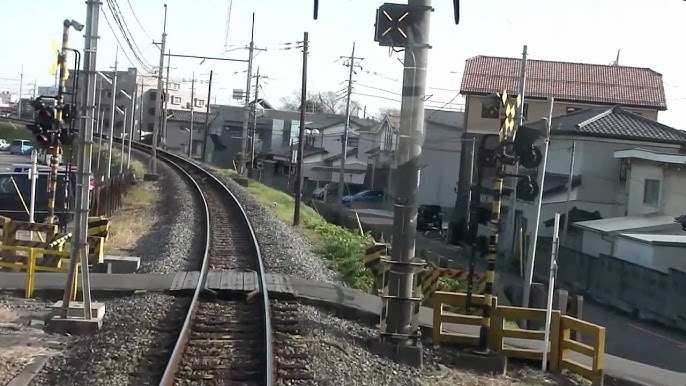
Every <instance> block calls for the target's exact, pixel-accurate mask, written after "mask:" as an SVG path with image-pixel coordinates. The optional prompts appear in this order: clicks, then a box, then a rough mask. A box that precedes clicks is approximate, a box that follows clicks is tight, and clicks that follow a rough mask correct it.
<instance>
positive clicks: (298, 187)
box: [293, 32, 352, 226]
mask: <svg viewBox="0 0 686 386" xmlns="http://www.w3.org/2000/svg"><path fill="white" fill-rule="evenodd" d="M308 37H309V35H308V33H307V32H305V33H304V34H303V42H302V44H303V45H302V49H303V74H302V86H301V87H300V132H299V133H298V167H297V171H296V182H295V207H294V208H293V225H294V226H298V225H300V202H301V201H302V191H303V186H302V185H303V153H304V152H305V106H306V105H307V103H306V99H307V54H308V49H309V44H308V43H309V42H308ZM351 68H352V67H351Z"/></svg>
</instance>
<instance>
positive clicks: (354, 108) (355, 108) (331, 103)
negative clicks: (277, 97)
mask: <svg viewBox="0 0 686 386" xmlns="http://www.w3.org/2000/svg"><path fill="white" fill-rule="evenodd" d="M345 104H346V99H345V95H343V96H341V95H340V94H337V93H335V92H331V91H326V92H320V93H309V92H308V93H307V102H306V109H305V111H307V112H308V113H309V112H313V113H323V114H345ZM281 106H282V108H283V109H284V110H288V111H300V91H299V90H295V91H293V95H292V96H290V97H284V98H281ZM361 111H362V109H360V107H359V104H358V103H357V102H355V101H352V100H351V101H350V115H351V116H358V115H359V114H360V112H361Z"/></svg>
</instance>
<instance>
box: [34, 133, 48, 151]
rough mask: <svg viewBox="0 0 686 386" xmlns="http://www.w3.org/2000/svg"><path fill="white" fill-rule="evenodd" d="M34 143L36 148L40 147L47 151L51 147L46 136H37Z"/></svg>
mask: <svg viewBox="0 0 686 386" xmlns="http://www.w3.org/2000/svg"><path fill="white" fill-rule="evenodd" d="M36 142H38V146H40V147H42V148H43V149H47V148H49V147H50V145H52V143H51V142H52V141H50V137H49V136H48V135H46V134H37V135H36Z"/></svg>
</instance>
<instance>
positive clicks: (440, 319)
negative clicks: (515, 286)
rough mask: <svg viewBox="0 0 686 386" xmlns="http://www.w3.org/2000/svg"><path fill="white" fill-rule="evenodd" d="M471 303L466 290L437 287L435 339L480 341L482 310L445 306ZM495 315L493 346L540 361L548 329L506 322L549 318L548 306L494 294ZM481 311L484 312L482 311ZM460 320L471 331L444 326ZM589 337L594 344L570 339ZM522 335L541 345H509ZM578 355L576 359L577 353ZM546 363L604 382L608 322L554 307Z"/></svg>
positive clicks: (476, 297) (479, 299) (433, 301)
mask: <svg viewBox="0 0 686 386" xmlns="http://www.w3.org/2000/svg"><path fill="white" fill-rule="evenodd" d="M472 301H473V303H474V305H475V306H476V307H475V308H477V307H478V309H479V310H481V309H483V307H482V306H483V302H484V297H483V296H482V295H472ZM466 303H467V294H465V293H454V292H443V291H436V292H434V294H433V296H432V299H431V305H432V307H433V323H432V324H433V326H432V327H433V334H432V340H433V343H434V344H445V343H448V344H450V343H452V344H457V345H460V346H467V347H476V346H478V343H479V336H478V332H479V330H478V327H479V326H480V325H481V321H482V317H481V315H464V314H458V313H452V312H449V311H446V309H445V308H446V307H451V308H452V309H460V310H464V309H465V306H466ZM493 310H494V315H493V317H492V318H491V325H490V327H491V328H490V333H491V336H490V337H489V342H490V344H489V346H490V347H489V348H490V349H491V350H495V351H499V352H502V353H503V354H504V355H505V356H507V357H510V358H519V359H528V360H541V359H542V356H543V350H544V349H545V347H547V346H548V345H544V343H543V341H544V339H545V333H544V332H543V331H536V330H526V329H519V328H510V327H508V326H506V325H505V321H506V320H545V317H546V311H545V310H543V309H536V308H522V307H510V306H498V302H497V298H496V297H494V298H493ZM479 314H480V312H479ZM448 323H450V324H458V325H463V326H465V325H466V326H473V327H472V328H471V331H473V333H472V334H470V333H456V332H447V331H444V329H443V325H444V324H448ZM573 332H576V333H577V335H582V334H583V336H585V337H587V338H590V343H589V344H585V343H581V342H579V341H576V340H575V339H573V338H571V336H572V333H573ZM508 338H509V339H522V340H530V341H537V342H539V345H540V347H541V349H538V350H536V349H529V348H523V347H514V346H513V345H512V344H509V345H507V346H506V345H505V339H508ZM573 354H576V355H577V356H578V355H579V354H580V355H583V356H586V357H590V360H588V359H587V360H585V361H584V362H590V365H588V364H584V363H581V362H579V361H578V360H574V359H572V358H571V356H572V355H573ZM577 359H578V358H577ZM548 363H549V364H550V370H551V371H557V372H560V371H562V370H569V371H571V372H573V373H575V374H578V375H580V376H582V377H584V378H586V379H588V380H590V381H591V382H592V383H593V385H594V386H595V385H602V382H603V370H604V364H605V327H602V326H598V325H595V324H593V323H588V322H585V321H583V320H579V319H577V318H573V317H571V316H566V315H561V313H560V311H557V310H553V311H552V315H551V325H550V338H549V352H548Z"/></svg>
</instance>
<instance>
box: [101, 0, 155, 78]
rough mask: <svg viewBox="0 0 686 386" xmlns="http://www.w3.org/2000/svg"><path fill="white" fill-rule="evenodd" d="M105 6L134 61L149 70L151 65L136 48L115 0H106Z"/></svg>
mask: <svg viewBox="0 0 686 386" xmlns="http://www.w3.org/2000/svg"><path fill="white" fill-rule="evenodd" d="M107 7H108V8H109V10H110V13H111V16H112V18H113V20H114V22H115V24H117V27H118V28H119V31H120V32H121V35H122V37H123V38H124V41H125V42H126V44H127V46H128V47H129V49H131V52H132V53H133V56H134V57H135V59H136V61H137V62H138V63H139V64H140V66H141V67H143V70H144V71H145V72H150V70H151V69H152V66H151V65H150V64H149V63H148V62H147V61H146V60H145V58H144V57H143V55H142V53H141V52H140V48H138V45H137V44H136V41H135V39H133V36H132V35H131V31H130V30H129V28H128V26H127V24H126V20H124V17H123V16H122V15H121V12H120V10H119V5H118V3H117V0H107ZM108 22H109V21H108ZM113 33H114V31H113ZM115 35H116V34H115ZM120 47H121V45H120ZM132 65H133V63H132Z"/></svg>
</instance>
